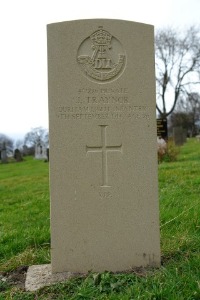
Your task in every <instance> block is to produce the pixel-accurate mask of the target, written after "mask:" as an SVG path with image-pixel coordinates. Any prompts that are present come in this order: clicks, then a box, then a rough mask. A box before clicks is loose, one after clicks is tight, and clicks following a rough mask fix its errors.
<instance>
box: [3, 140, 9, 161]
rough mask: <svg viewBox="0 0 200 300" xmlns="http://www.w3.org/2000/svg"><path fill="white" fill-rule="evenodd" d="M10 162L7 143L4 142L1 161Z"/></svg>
mask: <svg viewBox="0 0 200 300" xmlns="http://www.w3.org/2000/svg"><path fill="white" fill-rule="evenodd" d="M7 162H8V156H7V151H6V143H5V142H3V145H2V149H1V163H2V164H6V163H7Z"/></svg>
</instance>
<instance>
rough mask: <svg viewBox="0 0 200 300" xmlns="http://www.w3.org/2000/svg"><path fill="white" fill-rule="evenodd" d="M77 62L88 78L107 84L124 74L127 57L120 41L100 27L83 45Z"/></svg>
mask: <svg viewBox="0 0 200 300" xmlns="http://www.w3.org/2000/svg"><path fill="white" fill-rule="evenodd" d="M77 61H78V64H79V66H80V67H81V70H82V72H83V73H84V75H85V76H86V77H87V78H89V79H91V80H93V81H98V82H100V83H107V82H108V81H112V80H114V79H117V78H118V77H119V76H120V75H121V74H122V73H123V70H124V68H125V64H126V55H125V51H124V50H123V47H122V45H121V43H120V42H119V40H118V39H117V38H115V37H114V36H112V35H111V34H110V33H109V32H108V31H106V30H104V29H103V28H102V26H100V27H99V29H98V30H97V31H95V32H94V33H92V34H91V35H90V36H89V37H87V38H86V39H85V40H84V41H83V42H82V43H81V45H80V47H79V49H78V55H77Z"/></svg>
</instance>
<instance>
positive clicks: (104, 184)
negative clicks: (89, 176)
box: [86, 125, 122, 187]
mask: <svg viewBox="0 0 200 300" xmlns="http://www.w3.org/2000/svg"><path fill="white" fill-rule="evenodd" d="M99 126H100V128H101V145H100V146H87V145H86V155H87V154H88V152H92V153H95V152H100V153H101V154H102V185H101V186H102V187H109V185H108V157H107V153H108V152H116V151H118V152H121V153H122V144H121V145H119V146H108V145H107V140H106V128H107V127H108V125H99Z"/></svg>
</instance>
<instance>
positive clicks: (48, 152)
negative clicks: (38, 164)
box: [47, 148, 49, 161]
mask: <svg viewBox="0 0 200 300" xmlns="http://www.w3.org/2000/svg"><path fill="white" fill-rule="evenodd" d="M47 161H49V148H47Z"/></svg>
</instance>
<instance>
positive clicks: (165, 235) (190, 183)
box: [0, 139, 200, 300]
mask: <svg viewBox="0 0 200 300" xmlns="http://www.w3.org/2000/svg"><path fill="white" fill-rule="evenodd" d="M180 150H181V151H180V155H179V157H178V160H177V161H176V162H173V163H172V162H170V163H167V162H164V163H162V164H160V165H159V200H160V228H161V251H162V266H161V268H160V269H155V270H153V269H145V270H144V269H138V270H134V271H132V272H130V273H127V274H122V273H121V274H112V273H110V272H104V273H102V274H96V273H89V274H88V275H87V276H85V277H78V278H74V279H71V280H69V281H68V282H66V283H62V284H55V285H53V286H51V287H46V288H43V289H41V290H39V291H37V292H35V293H31V292H25V291H24V290H23V289H20V288H19V287H17V286H16V285H14V284H13V283H11V282H10V281H9V280H7V281H5V280H4V279H5V277H6V276H7V277H8V275H9V274H12V272H14V271H15V270H19V269H20V268H22V266H28V265H32V264H45V263H50V230H49V227H50V222H49V182H48V176H49V175H48V172H49V169H48V168H49V165H48V163H44V162H43V161H38V160H34V159H33V158H32V157H26V158H25V161H24V162H21V163H9V164H6V165H3V164H0V300H3V299H15V300H20V299H22V300H24V299H25V300H26V299H31V300H33V299H34V300H35V299H74V300H75V299H112V300H117V299H120V300H121V299H122V300H135V299H152V300H153V299H155V300H158V299H166V300H168V299H169V300H174V299H177V300H181V299H186V300H190V299H191V300H192V299H200V253H199V250H200V143H199V142H198V141H196V140H195V139H190V140H189V141H188V142H187V143H186V144H185V145H184V146H182V147H181V149H180ZM2 279H3V280H2Z"/></svg>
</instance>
